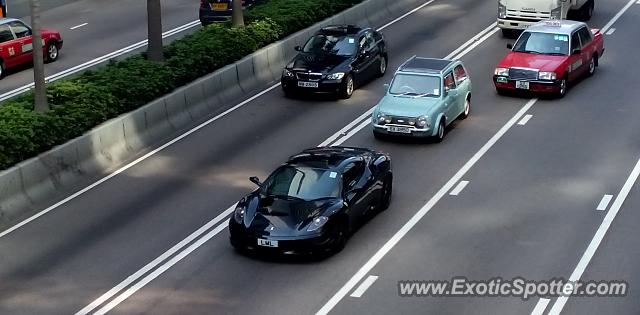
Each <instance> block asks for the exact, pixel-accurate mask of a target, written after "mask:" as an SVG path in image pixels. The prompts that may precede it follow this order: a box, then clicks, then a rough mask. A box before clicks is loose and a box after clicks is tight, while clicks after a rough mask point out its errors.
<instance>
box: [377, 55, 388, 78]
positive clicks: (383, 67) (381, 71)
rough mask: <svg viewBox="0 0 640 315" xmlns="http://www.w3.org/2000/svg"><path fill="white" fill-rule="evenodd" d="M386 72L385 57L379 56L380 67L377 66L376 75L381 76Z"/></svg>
mask: <svg viewBox="0 0 640 315" xmlns="http://www.w3.org/2000/svg"><path fill="white" fill-rule="evenodd" d="M386 72H387V57H385V56H380V68H378V77H383V76H384V74H385V73H386Z"/></svg>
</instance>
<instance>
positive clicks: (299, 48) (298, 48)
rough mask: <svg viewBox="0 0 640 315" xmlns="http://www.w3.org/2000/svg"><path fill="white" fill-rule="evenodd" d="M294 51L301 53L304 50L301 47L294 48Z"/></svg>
mask: <svg viewBox="0 0 640 315" xmlns="http://www.w3.org/2000/svg"><path fill="white" fill-rule="evenodd" d="M293 49H295V50H296V51H301V50H302V47H300V46H296V47H293Z"/></svg>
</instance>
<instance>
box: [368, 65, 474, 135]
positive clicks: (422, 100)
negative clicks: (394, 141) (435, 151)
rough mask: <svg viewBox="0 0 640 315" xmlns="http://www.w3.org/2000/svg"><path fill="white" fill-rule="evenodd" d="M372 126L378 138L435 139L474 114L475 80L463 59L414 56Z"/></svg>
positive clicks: (396, 79) (396, 76) (400, 72)
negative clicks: (458, 120) (470, 75)
mask: <svg viewBox="0 0 640 315" xmlns="http://www.w3.org/2000/svg"><path fill="white" fill-rule="evenodd" d="M385 86H386V87H387V91H386V94H385V95H384V97H382V99H381V100H380V102H379V103H378V105H376V107H375V109H374V111H373V114H372V117H371V123H372V125H373V134H374V136H376V138H380V137H383V136H406V137H423V138H426V137H433V138H434V139H435V140H436V141H437V142H441V141H442V140H443V139H444V136H445V134H446V133H445V130H446V127H447V126H448V125H449V124H451V123H452V122H453V121H454V120H456V119H458V118H461V119H465V118H467V117H468V116H469V113H470V111H471V79H470V78H469V75H468V73H467V70H466V69H465V67H464V65H463V64H462V62H461V61H459V60H446V59H435V58H422V57H416V56H414V57H412V58H411V59H409V60H407V61H406V62H405V63H403V64H402V65H401V66H400V67H399V68H398V70H397V71H396V72H395V74H394V76H393V80H392V81H391V84H389V85H385Z"/></svg>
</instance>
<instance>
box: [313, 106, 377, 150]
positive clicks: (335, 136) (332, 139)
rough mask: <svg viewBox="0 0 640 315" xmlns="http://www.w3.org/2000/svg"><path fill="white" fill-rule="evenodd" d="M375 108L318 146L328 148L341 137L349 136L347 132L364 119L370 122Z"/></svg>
mask: <svg viewBox="0 0 640 315" xmlns="http://www.w3.org/2000/svg"><path fill="white" fill-rule="evenodd" d="M374 108H375V107H371V108H370V109H369V110H368V111H366V112H364V114H362V115H360V116H359V117H358V118H356V119H355V120H353V121H352V122H350V123H349V124H348V125H346V126H344V128H342V129H340V130H338V132H336V133H334V134H333V135H332V136H331V137H329V138H327V140H325V141H323V142H322V143H320V144H319V145H318V146H319V147H326V146H328V145H329V144H330V143H331V142H333V141H335V140H336V139H338V138H339V137H341V136H342V137H344V136H346V135H347V131H348V130H349V129H351V128H353V126H355V125H356V124H358V123H359V122H360V121H362V120H363V119H364V121H366V122H369V119H370V116H371V114H372V113H373V109H374Z"/></svg>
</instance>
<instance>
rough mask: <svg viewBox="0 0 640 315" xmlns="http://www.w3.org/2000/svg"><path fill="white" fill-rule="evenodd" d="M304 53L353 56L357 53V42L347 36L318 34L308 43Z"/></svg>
mask: <svg viewBox="0 0 640 315" xmlns="http://www.w3.org/2000/svg"><path fill="white" fill-rule="evenodd" d="M302 51H303V52H306V53H312V54H331V55H338V56H351V55H354V54H355V53H356V40H355V38H353V37H350V36H345V35H342V36H341V35H328V34H318V35H315V36H313V37H311V39H309V41H307V43H306V44H305V45H304V48H303V49H302Z"/></svg>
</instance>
